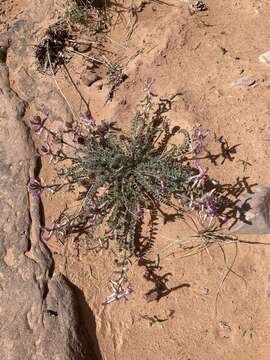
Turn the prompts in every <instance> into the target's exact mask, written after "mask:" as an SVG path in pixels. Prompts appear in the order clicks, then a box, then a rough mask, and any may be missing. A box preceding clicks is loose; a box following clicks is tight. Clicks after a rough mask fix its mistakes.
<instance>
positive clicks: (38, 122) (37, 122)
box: [30, 114, 49, 134]
mask: <svg viewBox="0 0 270 360" xmlns="http://www.w3.org/2000/svg"><path fill="white" fill-rule="evenodd" d="M48 116H49V114H45V117H44V118H43V119H41V117H40V116H39V115H34V116H33V118H32V120H30V122H31V124H32V125H33V131H34V132H35V133H36V134H41V133H42V131H43V129H44V125H45V122H46V120H47V119H48Z"/></svg>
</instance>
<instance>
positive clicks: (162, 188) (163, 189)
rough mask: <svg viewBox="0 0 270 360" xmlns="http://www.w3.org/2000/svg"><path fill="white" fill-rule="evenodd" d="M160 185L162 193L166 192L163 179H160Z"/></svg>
mask: <svg viewBox="0 0 270 360" xmlns="http://www.w3.org/2000/svg"><path fill="white" fill-rule="evenodd" d="M159 184H160V191H161V192H164V191H165V184H164V180H163V179H162V178H160V179H159Z"/></svg>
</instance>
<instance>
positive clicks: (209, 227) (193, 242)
mask: <svg viewBox="0 0 270 360" xmlns="http://www.w3.org/2000/svg"><path fill="white" fill-rule="evenodd" d="M186 217H188V219H189V220H190V222H188V221H187V220H186V221H185V222H186V224H187V225H188V227H189V228H190V229H191V230H192V231H193V232H194V233H195V234H194V235H187V236H185V237H184V238H183V239H179V238H178V239H177V240H175V241H173V242H171V243H170V244H169V245H168V246H166V247H165V248H163V249H162V251H161V252H160V256H161V258H167V257H169V256H170V255H172V254H174V253H175V252H179V251H180V252H182V254H181V256H180V258H184V257H188V256H192V255H196V254H199V253H201V252H202V251H207V252H208V254H209V251H208V249H209V247H210V246H212V245H221V244H224V243H238V242H239V240H238V238H237V237H236V236H231V235H227V234H225V233H224V232H223V231H222V229H221V228H220V227H219V226H218V225H217V224H215V223H209V222H202V221H201V220H200V219H199V218H194V217H193V216H191V215H188V214H186Z"/></svg>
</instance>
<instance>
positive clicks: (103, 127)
mask: <svg viewBox="0 0 270 360" xmlns="http://www.w3.org/2000/svg"><path fill="white" fill-rule="evenodd" d="M97 129H98V131H99V132H100V133H102V134H106V133H107V132H108V131H109V129H110V125H109V124H108V123H107V122H106V121H104V120H102V121H101V124H100V125H98V127H97Z"/></svg>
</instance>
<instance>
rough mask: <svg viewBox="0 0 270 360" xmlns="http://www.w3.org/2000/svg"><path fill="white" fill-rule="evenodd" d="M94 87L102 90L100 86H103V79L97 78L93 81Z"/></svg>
mask: <svg viewBox="0 0 270 360" xmlns="http://www.w3.org/2000/svg"><path fill="white" fill-rule="evenodd" d="M95 88H97V90H102V88H103V80H101V79H100V80H97V81H96V82H95Z"/></svg>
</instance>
